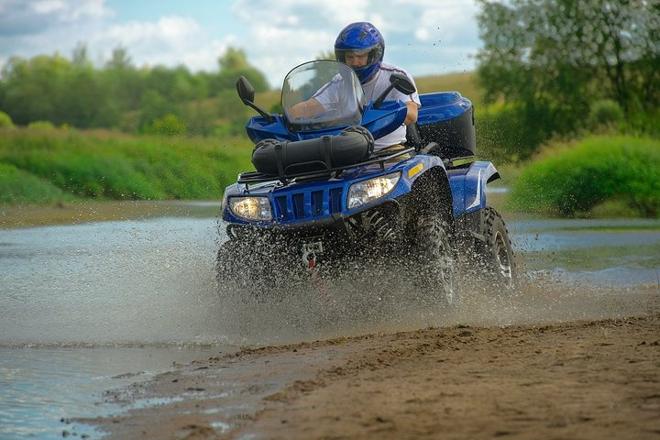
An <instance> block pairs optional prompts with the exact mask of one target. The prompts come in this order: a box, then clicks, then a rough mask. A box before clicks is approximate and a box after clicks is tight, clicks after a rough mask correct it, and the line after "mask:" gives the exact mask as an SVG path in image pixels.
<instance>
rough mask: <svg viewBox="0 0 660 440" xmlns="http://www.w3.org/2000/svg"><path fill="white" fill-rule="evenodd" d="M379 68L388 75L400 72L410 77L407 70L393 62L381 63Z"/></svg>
mask: <svg viewBox="0 0 660 440" xmlns="http://www.w3.org/2000/svg"><path fill="white" fill-rule="evenodd" d="M380 70H382V71H384V72H386V73H387V74H389V75H392V74H393V73H402V74H404V75H406V76H407V77H410V74H409V73H408V71H406V70H405V69H403V68H401V67H399V66H395V65H394V64H387V63H381V65H380Z"/></svg>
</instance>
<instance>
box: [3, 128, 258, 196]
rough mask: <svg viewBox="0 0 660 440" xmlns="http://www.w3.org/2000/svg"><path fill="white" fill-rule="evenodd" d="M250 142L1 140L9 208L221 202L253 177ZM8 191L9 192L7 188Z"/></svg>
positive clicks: (25, 132) (71, 133)
mask: <svg viewBox="0 0 660 440" xmlns="http://www.w3.org/2000/svg"><path fill="white" fill-rule="evenodd" d="M251 151H252V149H251V143H250V141H249V140H247V139H225V140H219V139H214V138H186V137H159V136H129V135H124V134H118V133H113V132H108V131H89V132H84V131H77V130H67V129H48V130H42V129H14V130H2V131H1V132H0V188H2V189H3V190H4V189H6V188H11V191H10V190H5V191H3V196H2V199H0V201H1V202H2V203H33V202H34V203H40V202H48V201H52V200H53V199H54V198H55V199H56V198H57V197H59V196H62V197H64V196H67V195H69V196H77V197H83V198H97V199H114V200H164V199H216V198H218V197H220V195H221V193H222V190H223V189H224V187H225V186H226V185H228V184H230V183H232V182H233V181H234V180H235V178H236V173H237V172H238V171H240V170H247V169H251V165H250V154H251ZM3 185H4V186H3Z"/></svg>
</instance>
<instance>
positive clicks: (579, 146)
mask: <svg viewBox="0 0 660 440" xmlns="http://www.w3.org/2000/svg"><path fill="white" fill-rule="evenodd" d="M511 198H512V203H513V205H514V207H515V208H517V209H522V210H525V211H532V212H550V213H555V214H560V215H565V216H574V215H577V214H580V213H587V212H589V211H590V210H592V209H593V208H594V207H596V206H597V205H600V204H603V203H606V202H612V201H617V202H622V203H624V204H626V205H627V206H628V207H629V208H630V209H632V210H633V211H634V212H636V213H638V214H640V215H643V216H647V217H657V216H658V214H659V213H660V141H658V140H657V139H652V138H636V137H631V136H618V137H604V136H592V137H588V138H585V139H583V140H581V141H579V142H577V143H575V144H562V145H557V146H555V147H553V148H549V149H547V150H545V151H543V152H542V154H541V155H540V156H539V157H538V158H537V159H536V160H534V161H533V162H532V163H531V164H530V165H529V166H528V167H527V168H525V169H524V170H523V171H522V173H521V174H520V176H519V179H518V180H517V182H516V183H515V185H514V188H513V192H512V195H511Z"/></svg>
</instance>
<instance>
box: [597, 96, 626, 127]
mask: <svg viewBox="0 0 660 440" xmlns="http://www.w3.org/2000/svg"><path fill="white" fill-rule="evenodd" d="M623 117H624V115H623V110H621V106H619V104H618V103H617V102H616V101H613V100H611V99H601V100H599V101H596V102H594V103H593V104H592V106H591V109H590V111H589V125H590V126H591V128H597V127H602V126H614V125H616V124H619V123H620V122H621V121H623Z"/></svg>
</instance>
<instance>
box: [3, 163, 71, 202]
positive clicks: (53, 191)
mask: <svg viewBox="0 0 660 440" xmlns="http://www.w3.org/2000/svg"><path fill="white" fill-rule="evenodd" d="M63 198H64V193H63V192H62V190H60V189H59V188H57V187H56V186H54V185H52V184H51V183H49V182H48V181H46V180H44V179H40V178H38V177H36V176H34V175H32V174H30V173H27V172H25V171H22V170H19V169H17V168H16V167H15V166H13V165H11V164H7V163H3V162H0V203H12V204H13V203H31V202H52V201H56V200H62V199H63Z"/></svg>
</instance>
